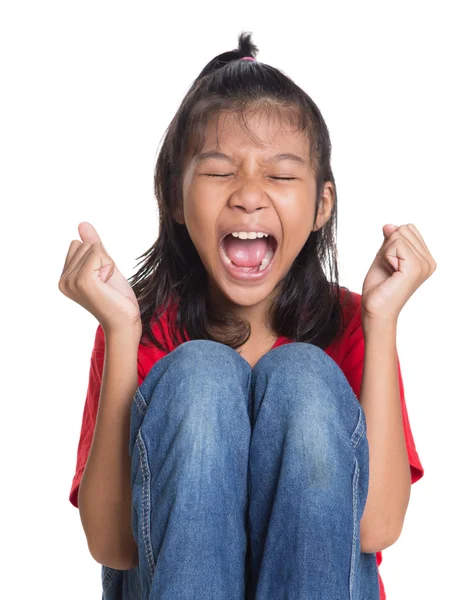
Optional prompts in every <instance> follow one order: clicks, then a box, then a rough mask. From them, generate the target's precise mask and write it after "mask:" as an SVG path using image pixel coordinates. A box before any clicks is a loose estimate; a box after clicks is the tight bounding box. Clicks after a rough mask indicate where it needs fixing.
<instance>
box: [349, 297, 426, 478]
mask: <svg viewBox="0 0 465 600" xmlns="http://www.w3.org/2000/svg"><path fill="white" fill-rule="evenodd" d="M350 330H351V331H350V333H349V338H348V347H347V352H346V354H345V357H344V360H343V363H342V364H341V369H342V370H343V371H344V374H345V376H346V378H347V380H348V382H349V383H350V385H351V387H352V389H353V390H354V393H355V395H356V396H357V398H358V399H359V400H360V390H361V386H362V375H363V361H364V354H365V340H364V336H363V329H362V321H361V309H360V307H359V308H358V309H357V310H356V312H355V313H354V317H353V322H352V323H351V327H350ZM397 372H398V381H399V392H400V404H401V410H402V420H403V426H404V435H405V443H406V447H407V454H408V459H409V463H410V473H411V480H412V484H413V483H415V482H416V481H418V480H419V479H421V478H422V477H423V474H424V470H423V466H422V464H421V462H420V458H419V456H418V453H417V450H416V447H415V442H414V439H413V435H412V430H411V428H410V422H409V418H408V412H407V406H406V404H405V394H404V384H403V381H402V373H401V369H400V363H399V357H398V356H397Z"/></svg>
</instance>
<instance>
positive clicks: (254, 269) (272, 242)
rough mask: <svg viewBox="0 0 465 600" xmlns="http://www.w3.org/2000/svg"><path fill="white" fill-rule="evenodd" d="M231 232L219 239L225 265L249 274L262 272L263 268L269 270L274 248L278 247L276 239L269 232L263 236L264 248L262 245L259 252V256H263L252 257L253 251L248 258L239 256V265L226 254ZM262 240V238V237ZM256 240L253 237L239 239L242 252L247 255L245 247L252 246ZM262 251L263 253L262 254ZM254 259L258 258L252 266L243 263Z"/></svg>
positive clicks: (274, 251)
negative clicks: (259, 257) (266, 235)
mask: <svg viewBox="0 0 465 600" xmlns="http://www.w3.org/2000/svg"><path fill="white" fill-rule="evenodd" d="M230 238H232V234H228V235H226V236H224V237H223V238H222V239H221V241H220V252H221V256H222V258H223V261H224V262H225V263H226V265H227V266H229V267H230V268H233V269H234V270H238V271H240V272H243V273H249V274H253V273H256V274H258V273H262V272H264V271H265V270H267V271H268V270H269V267H270V265H271V264H272V262H273V259H274V257H275V255H276V250H277V248H278V241H277V239H276V238H275V237H274V236H273V235H271V234H269V235H268V237H266V238H264V241H266V249H265V251H264V250H263V245H262V251H261V253H259V254H260V256H262V255H263V258H261V260H260V259H254V257H253V253H252V256H251V257H250V258H249V257H248V256H247V258H244V256H242V257H241V262H242V263H243V264H241V265H239V264H236V263H235V262H234V260H233V259H232V258H230V256H228V247H229V243H230V242H231V241H232V239H230ZM262 240H263V238H262ZM255 241H256V240H254V239H245V240H241V243H242V244H243V245H244V254H245V255H248V253H247V251H246V248H247V246H248V245H249V242H250V245H251V246H252V243H253V242H255ZM263 253H264V254H263ZM256 260H259V262H258V263H257V264H255V265H253V266H247V265H246V264H244V263H250V262H252V263H253V262H254V261H256Z"/></svg>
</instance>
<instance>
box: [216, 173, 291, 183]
mask: <svg viewBox="0 0 465 600" xmlns="http://www.w3.org/2000/svg"><path fill="white" fill-rule="evenodd" d="M205 175H206V176H207V177H229V175H232V173H226V174H221V175H220V174H218V173H205ZM270 179H277V180H279V181H292V180H294V179H297V177H270Z"/></svg>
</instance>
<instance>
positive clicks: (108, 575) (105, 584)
mask: <svg viewBox="0 0 465 600" xmlns="http://www.w3.org/2000/svg"><path fill="white" fill-rule="evenodd" d="M102 571H103V573H104V576H103V579H102V588H103V590H104V591H105V592H106V591H108V589H109V587H110V585H111V584H112V582H113V579H114V578H115V575H116V574H117V571H116V570H115V569H113V568H112V567H108V566H107V565H102Z"/></svg>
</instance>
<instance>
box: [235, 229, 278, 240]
mask: <svg viewBox="0 0 465 600" xmlns="http://www.w3.org/2000/svg"><path fill="white" fill-rule="evenodd" d="M231 235H232V236H233V237H238V238H240V239H241V240H247V239H249V240H254V239H255V238H262V237H268V235H269V234H268V233H263V232H262V231H232V232H231Z"/></svg>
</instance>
